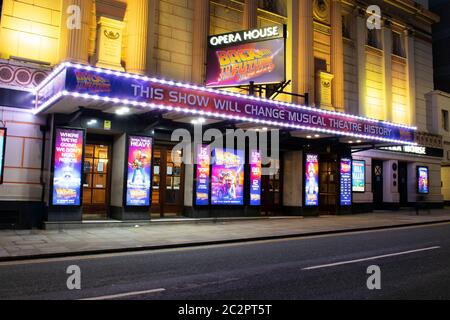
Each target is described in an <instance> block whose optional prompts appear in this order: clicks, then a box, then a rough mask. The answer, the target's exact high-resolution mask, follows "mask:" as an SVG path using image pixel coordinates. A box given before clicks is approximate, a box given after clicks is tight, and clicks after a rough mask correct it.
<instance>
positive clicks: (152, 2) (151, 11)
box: [147, 0, 158, 74]
mask: <svg viewBox="0 0 450 320" xmlns="http://www.w3.org/2000/svg"><path fill="white" fill-rule="evenodd" d="M157 1H158V0H148V16H149V19H148V24H147V25H148V31H147V73H148V74H154V73H156V64H155V63H154V59H153V57H154V53H155V39H156V21H155V20H156V19H155V17H156V2H157Z"/></svg>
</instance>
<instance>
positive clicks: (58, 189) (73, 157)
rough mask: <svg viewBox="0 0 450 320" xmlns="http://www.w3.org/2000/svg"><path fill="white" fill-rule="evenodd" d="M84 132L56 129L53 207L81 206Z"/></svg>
mask: <svg viewBox="0 0 450 320" xmlns="http://www.w3.org/2000/svg"><path fill="white" fill-rule="evenodd" d="M83 146H84V131H83V130H77V129H63V128H56V132H55V150H54V152H53V154H54V158H53V159H54V160H53V161H54V165H53V172H54V175H53V192H52V193H53V201H52V204H53V205H54V206H79V205H81V174H82V172H81V171H82V161H83V159H82V157H83Z"/></svg>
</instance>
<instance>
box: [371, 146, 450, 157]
mask: <svg viewBox="0 0 450 320" xmlns="http://www.w3.org/2000/svg"><path fill="white" fill-rule="evenodd" d="M378 149H379V150H383V151H392V152H399V153H409V154H416V155H422V156H429V157H438V158H442V157H443V156H444V150H443V149H439V148H430V147H423V146H411V145H406V146H389V147H380V148H378Z"/></svg>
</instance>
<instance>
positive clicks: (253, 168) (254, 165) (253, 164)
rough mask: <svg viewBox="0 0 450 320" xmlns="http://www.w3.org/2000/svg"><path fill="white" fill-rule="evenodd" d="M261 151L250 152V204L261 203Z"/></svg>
mask: <svg viewBox="0 0 450 320" xmlns="http://www.w3.org/2000/svg"><path fill="white" fill-rule="evenodd" d="M261 164H262V162H261V152H259V151H257V150H252V151H251V152H250V205H251V206H260V205H261V169H262V165H261Z"/></svg>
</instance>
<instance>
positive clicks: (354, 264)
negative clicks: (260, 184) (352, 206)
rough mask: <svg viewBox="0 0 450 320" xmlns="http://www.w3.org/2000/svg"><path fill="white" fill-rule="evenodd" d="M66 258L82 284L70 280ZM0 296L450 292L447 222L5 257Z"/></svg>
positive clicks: (407, 295) (438, 295)
mask: <svg viewBox="0 0 450 320" xmlns="http://www.w3.org/2000/svg"><path fill="white" fill-rule="evenodd" d="M71 265H76V266H79V268H80V270H81V290H69V289H68V288H67V284H66V282H67V279H68V277H69V276H70V275H69V274H67V273H66V271H67V268H68V267H69V266H71ZM371 265H376V266H378V267H379V268H380V272H381V277H380V283H381V289H379V290H376V289H375V290H369V289H368V287H367V279H368V278H369V276H370V274H368V273H367V268H368V267H369V266H371ZM0 299H98V300H103V299H180V300H191V299H202V300H203V299H206V300H210V299H214V300H216V299H217V300H228V299H232V300H234V299H274V300H280V299H281V300H289V299H450V224H439V225H431V226H422V227H412V228H401V229H390V230H382V231H372V232H359V233H347V234H339V235H328V236H320V237H308V238H297V239H286V240H277V241H264V242H255V243H239V244H232V245H220V246H206V247H195V248H185V249H172V250H161V251H147V252H139V253H125V254H112V255H99V256H85V257H76V258H61V259H49V260H39V261H23V262H20V261H19V262H5V263H0Z"/></svg>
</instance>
